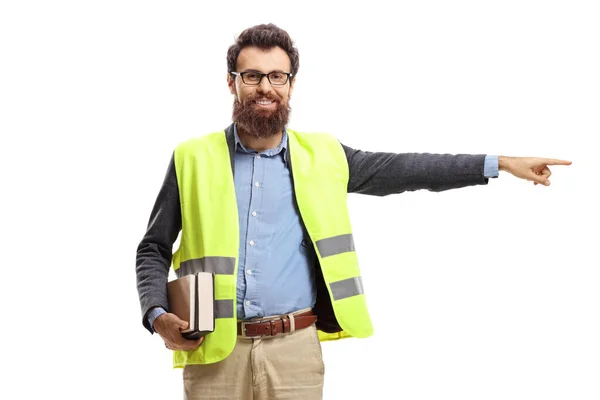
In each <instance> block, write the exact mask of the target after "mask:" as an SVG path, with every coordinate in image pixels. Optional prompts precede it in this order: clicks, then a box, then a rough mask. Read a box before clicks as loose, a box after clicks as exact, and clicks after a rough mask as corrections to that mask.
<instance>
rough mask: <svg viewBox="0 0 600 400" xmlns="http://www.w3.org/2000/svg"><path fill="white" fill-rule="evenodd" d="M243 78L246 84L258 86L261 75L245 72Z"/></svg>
mask: <svg viewBox="0 0 600 400" xmlns="http://www.w3.org/2000/svg"><path fill="white" fill-rule="evenodd" d="M242 78H244V83H247V84H249V85H256V84H257V83H258V82H259V81H260V75H259V74H257V73H256V72H244V74H243V75H242Z"/></svg>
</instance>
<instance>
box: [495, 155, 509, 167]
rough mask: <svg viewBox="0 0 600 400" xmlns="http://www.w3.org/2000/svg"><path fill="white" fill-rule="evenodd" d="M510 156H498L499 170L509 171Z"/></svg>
mask: <svg viewBox="0 0 600 400" xmlns="http://www.w3.org/2000/svg"><path fill="white" fill-rule="evenodd" d="M509 163H510V157H506V156H498V171H508V164H509Z"/></svg>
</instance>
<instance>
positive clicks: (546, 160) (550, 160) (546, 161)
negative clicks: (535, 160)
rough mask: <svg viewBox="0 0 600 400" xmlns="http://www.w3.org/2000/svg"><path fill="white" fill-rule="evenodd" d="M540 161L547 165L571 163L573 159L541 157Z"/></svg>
mask: <svg viewBox="0 0 600 400" xmlns="http://www.w3.org/2000/svg"><path fill="white" fill-rule="evenodd" d="M539 161H540V162H541V163H543V164H546V165H571V164H572V163H573V162H572V161H567V160H558V159H556V158H540V159H539Z"/></svg>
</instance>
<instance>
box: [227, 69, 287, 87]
mask: <svg viewBox="0 0 600 400" xmlns="http://www.w3.org/2000/svg"><path fill="white" fill-rule="evenodd" d="M229 73H230V74H231V75H234V76H239V77H241V78H242V82H244V84H246V85H250V86H258V85H260V83H261V82H262V80H263V78H264V77H265V76H266V77H267V80H268V81H269V83H270V84H271V85H273V86H285V85H287V83H288V82H289V81H290V78H291V77H292V76H294V74H292V73H291V72H282V71H271V72H269V73H267V74H263V73H262V72H258V71H244V72H235V71H230V72H229ZM245 74H256V75H260V78H259V79H258V82H257V83H246V81H245V80H244V75H245ZM271 74H283V75H285V76H287V79H286V80H285V82H283V83H273V82H271V78H270V77H269V75H271Z"/></svg>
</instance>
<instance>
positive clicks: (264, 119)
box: [227, 47, 294, 137]
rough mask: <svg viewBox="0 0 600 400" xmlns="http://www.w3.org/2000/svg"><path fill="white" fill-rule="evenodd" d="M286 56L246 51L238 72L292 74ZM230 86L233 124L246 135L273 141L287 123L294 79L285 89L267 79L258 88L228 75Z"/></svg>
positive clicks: (271, 51) (278, 52)
mask: <svg viewBox="0 0 600 400" xmlns="http://www.w3.org/2000/svg"><path fill="white" fill-rule="evenodd" d="M290 70H291V65H290V59H289V57H288V55H287V53H286V52H285V51H284V50H283V49H281V48H280V47H273V48H271V49H269V50H262V49H259V48H257V47H245V48H243V49H242V50H241V51H240V54H239V56H238V59H237V68H236V71H237V72H245V71H256V72H261V73H265V74H266V73H269V72H273V71H281V72H290ZM227 84H228V86H229V90H230V92H231V94H233V95H234V102H233V121H234V122H235V123H236V124H237V125H238V128H241V129H242V130H243V131H244V133H246V134H249V135H252V136H256V137H270V136H273V135H275V134H278V133H279V132H281V131H282V130H283V129H284V128H285V126H286V125H287V123H288V120H289V114H290V106H289V100H290V97H291V94H292V91H293V89H294V80H293V78H292V79H291V80H290V81H288V82H287V83H286V84H285V85H283V86H274V85H271V84H270V83H269V80H268V79H267V77H266V76H265V77H263V78H262V80H261V81H260V84H259V85H247V84H245V83H244V82H243V81H242V78H241V77H240V76H232V75H230V74H228V75H227Z"/></svg>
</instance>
